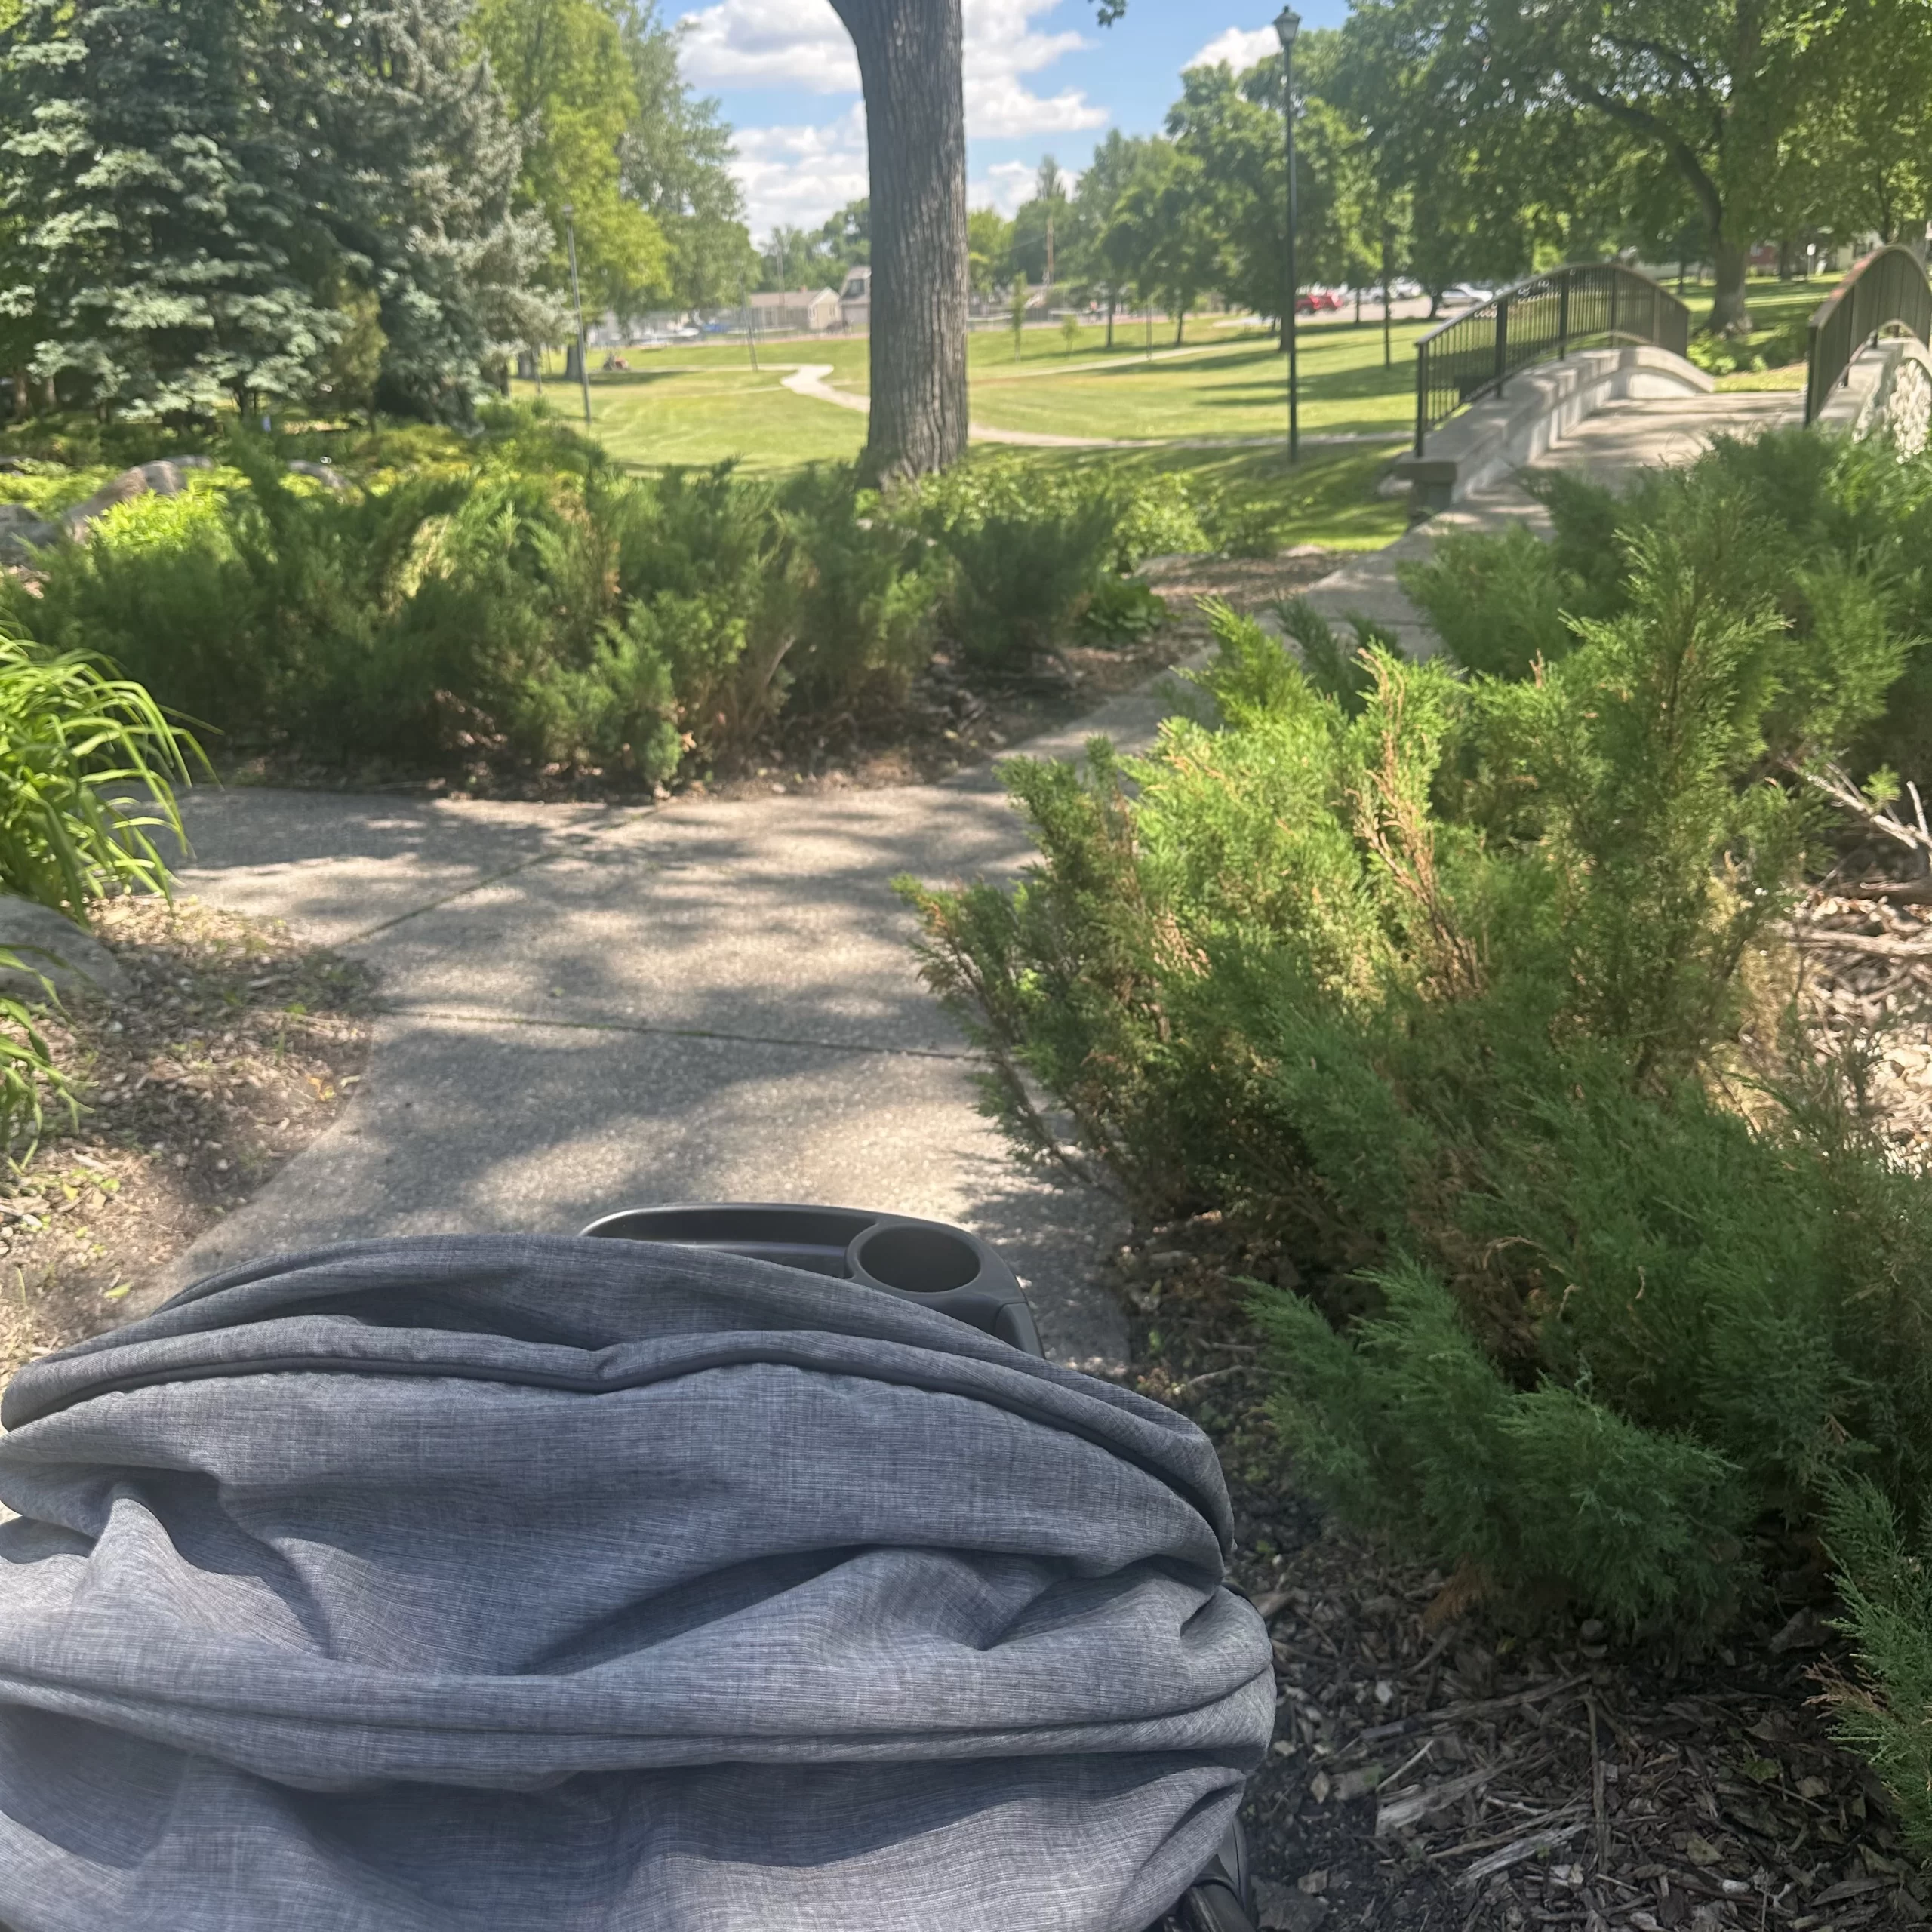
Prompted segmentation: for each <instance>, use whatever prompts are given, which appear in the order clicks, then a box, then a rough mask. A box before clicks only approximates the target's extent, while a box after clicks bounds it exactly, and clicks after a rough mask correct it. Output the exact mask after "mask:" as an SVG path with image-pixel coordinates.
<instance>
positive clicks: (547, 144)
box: [472, 0, 671, 315]
mask: <svg viewBox="0 0 1932 1932" xmlns="http://www.w3.org/2000/svg"><path fill="white" fill-rule="evenodd" d="M629 19H630V16H629V12H628V10H627V8H626V7H625V6H624V5H623V0H480V3H479V4H478V6H477V8H476V11H475V14H474V16H473V17H472V32H474V34H475V38H476V41H477V44H478V45H479V46H480V47H481V48H483V49H484V50H485V51H487V52H488V54H489V56H490V63H491V69H492V71H493V72H494V75H495V76H496V79H497V85H499V86H500V87H501V88H502V89H503V93H504V95H505V97H506V98H507V100H509V104H510V106H511V109H512V111H513V112H514V113H515V116H516V118H517V122H518V125H519V126H520V128H521V129H522V131H523V164H522V174H521V182H520V184H519V185H520V192H521V195H523V197H524V198H525V201H526V202H528V204H529V205H532V206H534V207H535V208H540V210H542V211H543V215H544V217H545V219H546V220H548V222H549V224H550V226H551V229H552V231H553V232H554V233H555V235H556V237H557V238H558V240H557V245H556V247H555V248H554V249H553V250H552V254H551V257H550V260H549V263H548V264H547V278H548V279H549V282H550V285H552V287H553V288H557V289H558V290H560V291H561V290H563V289H566V288H568V286H569V267H568V262H567V260H566V258H565V252H564V239H565V221H566V217H565V214H564V211H565V208H567V207H568V208H571V210H572V211H573V213H572V215H571V217H570V219H571V220H573V221H574V224H575V228H576V233H577V266H578V268H579V270H580V273H581V275H582V277H583V297H584V302H585V305H586V308H588V309H590V310H591V311H592V312H601V311H603V310H605V309H614V310H615V311H616V312H617V313H618V314H619V315H635V314H638V313H639V312H641V311H642V310H643V309H645V308H648V306H651V303H653V302H654V301H656V300H660V299H661V298H662V297H663V296H664V295H665V294H666V293H667V292H668V291H669V285H670V277H671V257H670V250H669V247H668V246H667V245H666V241H665V238H664V234H663V230H662V229H660V227H659V226H658V224H657V222H656V221H654V220H653V219H652V218H651V215H650V214H648V212H647V211H645V209H644V208H641V207H640V206H639V205H638V203H637V202H635V201H632V200H630V199H628V198H626V195H625V193H624V164H623V154H624V148H625V143H626V139H627V137H630V136H631V135H632V133H633V131H635V128H636V127H637V125H638V117H639V113H640V107H639V103H638V92H637V85H636V78H635V71H636V70H635V64H634V62H633V60H632V53H631V49H630V48H629V47H628V46H627V45H626V25H627V23H629Z"/></svg>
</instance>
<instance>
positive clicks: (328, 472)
mask: <svg viewBox="0 0 1932 1932" xmlns="http://www.w3.org/2000/svg"><path fill="white" fill-rule="evenodd" d="M288 467H289V470H290V472H291V474H292V475H297V476H312V477H313V478H315V481H317V482H318V483H326V484H327V485H328V486H329V488H331V490H346V489H347V488H349V479H348V478H347V477H346V476H344V475H343V473H342V472H341V471H340V470H339V469H331V468H330V466H328V464H327V463H311V462H310V461H309V459H308V458H307V457H297V458H296V459H295V460H294V462H293V463H291V464H290V465H289V466H288Z"/></svg>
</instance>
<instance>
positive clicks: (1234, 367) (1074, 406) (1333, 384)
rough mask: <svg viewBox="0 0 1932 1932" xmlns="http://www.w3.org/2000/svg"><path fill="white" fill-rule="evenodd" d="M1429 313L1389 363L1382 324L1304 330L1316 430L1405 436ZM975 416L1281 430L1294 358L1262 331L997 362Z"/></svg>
mask: <svg viewBox="0 0 1932 1932" xmlns="http://www.w3.org/2000/svg"><path fill="white" fill-rule="evenodd" d="M1420 332H1421V329H1420V324H1418V323H1416V322H1414V321H1408V322H1400V323H1398V324H1397V325H1396V326H1395V331H1394V337H1393V341H1394V361H1393V363H1392V365H1391V366H1389V367H1388V368H1384V367H1383V360H1382V331H1381V328H1380V325H1374V326H1371V325H1367V324H1364V325H1363V326H1362V327H1361V328H1355V327H1354V326H1353V325H1345V326H1340V327H1337V326H1335V325H1330V326H1328V327H1327V328H1320V329H1310V330H1307V331H1304V332H1303V336H1302V338H1301V343H1300V356H1299V361H1300V375H1301V427H1302V433H1303V435H1308V436H1320V435H1392V436H1399V435H1401V434H1402V433H1403V432H1404V430H1405V429H1407V428H1408V426H1410V425H1411V423H1413V422H1414V420H1415V358H1414V352H1413V349H1412V345H1413V343H1414V340H1415V338H1416V337H1417V335H1418V334H1420ZM973 420H974V422H975V423H985V424H986V425H988V426H989V427H992V428H995V429H1033V430H1048V431H1051V432H1054V433H1055V434H1057V435H1066V436H1109V437H1115V438H1125V439H1128V440H1139V439H1140V438H1150V437H1187V438H1195V437H1201V436H1256V435H1276V434H1278V433H1280V432H1282V431H1284V429H1285V428H1286V426H1287V361H1286V358H1284V357H1283V356H1282V355H1281V353H1280V352H1279V351H1278V349H1275V346H1274V345H1273V343H1272V340H1270V339H1269V337H1266V336H1261V335H1254V334H1251V335H1248V336H1246V337H1243V338H1241V339H1239V340H1236V341H1235V342H1233V343H1229V344H1228V345H1226V346H1224V347H1220V348H1217V349H1214V350H1212V351H1210V352H1205V353H1204V354H1202V355H1198V356H1189V357H1186V358H1178V357H1177V358H1175V359H1174V360H1173V361H1162V360H1161V359H1160V358H1158V356H1156V357H1155V358H1154V359H1153V360H1152V361H1147V360H1145V359H1142V358H1131V357H1130V358H1125V359H1124V360H1122V361H1118V362H1116V364H1115V365H1114V366H1112V367H1111V368H1101V369H1091V368H1090V369H1086V370H1070V371H1068V372H1067V373H1066V374H1063V375H1058V376H1047V375H1042V374H1036V373H1033V372H1030V371H1026V370H1025V369H1024V368H1021V369H1020V370H1017V371H1011V372H1008V371H1000V370H998V368H990V369H989V370H988V371H986V373H985V374H982V375H980V376H979V377H977V379H976V380H975V381H974V384H973Z"/></svg>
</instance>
